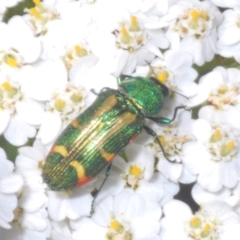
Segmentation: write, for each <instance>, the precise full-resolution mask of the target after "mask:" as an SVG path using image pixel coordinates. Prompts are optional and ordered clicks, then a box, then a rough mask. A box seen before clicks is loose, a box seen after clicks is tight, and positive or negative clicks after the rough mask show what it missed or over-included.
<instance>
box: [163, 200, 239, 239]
mask: <svg viewBox="0 0 240 240" xmlns="http://www.w3.org/2000/svg"><path fill="white" fill-rule="evenodd" d="M163 211H164V215H165V216H164V218H163V219H162V221H161V223H162V231H161V234H160V237H161V239H162V240H165V239H186V240H187V239H190V238H191V239H206V240H210V239H233V240H237V239H238V237H239V233H240V228H239V227H240V218H239V216H238V215H237V214H236V213H235V212H233V210H232V209H231V207H230V206H229V205H228V204H227V203H225V202H220V201H212V202H208V203H205V204H203V205H202V206H201V209H200V210H199V211H198V212H196V213H195V214H192V213H191V210H190V208H189V207H188V206H187V205H186V204H185V203H183V202H180V201H177V200H173V201H171V202H169V203H167V204H166V205H165V206H164V210H163ZM173 229H174V231H173Z"/></svg>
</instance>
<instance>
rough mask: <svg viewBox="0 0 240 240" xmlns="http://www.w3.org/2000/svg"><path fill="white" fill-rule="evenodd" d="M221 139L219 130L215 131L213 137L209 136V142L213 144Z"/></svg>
mask: <svg viewBox="0 0 240 240" xmlns="http://www.w3.org/2000/svg"><path fill="white" fill-rule="evenodd" d="M221 138H222V133H221V131H220V130H219V129H216V130H215V131H214V133H213V135H212V136H211V139H210V142H212V143H214V142H217V141H220V140H221Z"/></svg>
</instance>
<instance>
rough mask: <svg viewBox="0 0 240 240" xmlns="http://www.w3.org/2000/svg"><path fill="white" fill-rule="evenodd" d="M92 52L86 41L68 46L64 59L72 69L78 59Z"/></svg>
mask: <svg viewBox="0 0 240 240" xmlns="http://www.w3.org/2000/svg"><path fill="white" fill-rule="evenodd" d="M89 54H91V51H90V49H89V47H88V46H87V44H86V43H82V44H76V45H74V46H68V47H67V49H66V51H65V54H64V55H63V56H62V59H63V61H64V63H65V65H66V67H67V68H68V69H70V68H71V67H72V66H73V65H74V63H75V62H77V60H78V59H80V58H82V57H84V56H87V55H89Z"/></svg>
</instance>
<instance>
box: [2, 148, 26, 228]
mask: <svg viewBox="0 0 240 240" xmlns="http://www.w3.org/2000/svg"><path fill="white" fill-rule="evenodd" d="M0 166H1V168H0V226H1V227H3V228H11V226H10V225H9V223H10V222H11V221H12V220H13V219H14V213H13V211H14V209H16V207H17V204H18V200H17V196H16V193H17V191H19V190H20V189H21V187H22V185H23V179H22V177H21V175H20V174H17V173H14V172H13V170H14V165H13V163H12V162H10V161H9V160H7V158H6V154H5V152H4V150H3V149H2V148H0Z"/></svg>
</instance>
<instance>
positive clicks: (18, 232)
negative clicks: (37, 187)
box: [0, 208, 51, 240]
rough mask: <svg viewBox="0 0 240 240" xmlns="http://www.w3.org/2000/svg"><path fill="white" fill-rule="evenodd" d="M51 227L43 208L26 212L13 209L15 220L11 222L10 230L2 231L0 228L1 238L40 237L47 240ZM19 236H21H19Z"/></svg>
mask: <svg viewBox="0 0 240 240" xmlns="http://www.w3.org/2000/svg"><path fill="white" fill-rule="evenodd" d="M50 232H51V228H50V222H49V220H48V217H47V210H46V209H45V208H42V209H40V210H39V211H34V212H28V211H25V209H22V208H19V209H17V210H16V211H15V220H14V222H13V223H12V229H11V231H8V232H6V230H5V231H4V230H3V231H2V229H1V228H0V234H1V240H8V239H24V240H25V239H41V240H47V239H48V237H49V236H50ZM19 237H21V238H19Z"/></svg>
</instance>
